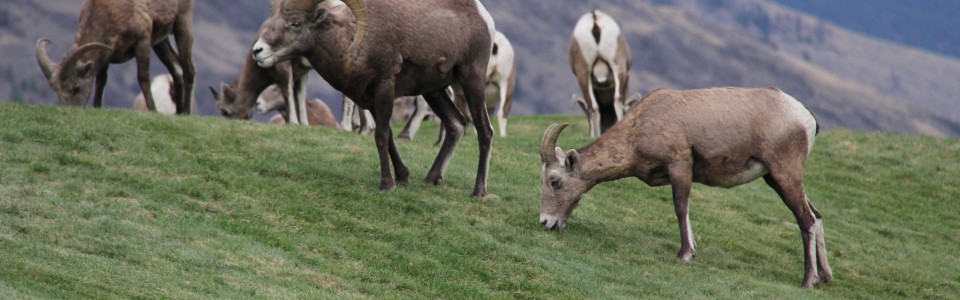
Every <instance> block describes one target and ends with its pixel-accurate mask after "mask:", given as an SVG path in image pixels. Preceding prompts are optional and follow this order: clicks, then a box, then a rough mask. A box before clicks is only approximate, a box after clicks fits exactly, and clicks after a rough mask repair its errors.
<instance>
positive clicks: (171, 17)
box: [36, 0, 196, 114]
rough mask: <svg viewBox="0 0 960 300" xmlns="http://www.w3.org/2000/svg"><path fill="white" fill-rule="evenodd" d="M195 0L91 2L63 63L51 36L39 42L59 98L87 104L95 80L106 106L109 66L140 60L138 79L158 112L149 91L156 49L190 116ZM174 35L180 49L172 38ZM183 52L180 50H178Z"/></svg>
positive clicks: (180, 109) (97, 102) (98, 101)
mask: <svg viewBox="0 0 960 300" xmlns="http://www.w3.org/2000/svg"><path fill="white" fill-rule="evenodd" d="M192 27H193V0H166V1H159V0H157V1H147V0H131V1H104V0H86V1H84V2H83V7H82V8H81V10H80V24H79V29H78V30H77V36H76V39H74V41H73V46H71V47H70V50H69V51H68V52H67V54H66V55H65V56H64V58H63V61H61V62H60V64H55V63H54V62H53V60H51V59H50V56H49V55H48V54H47V49H46V46H47V45H48V44H50V40H47V39H43V38H42V39H39V40H38V41H37V49H36V51H37V62H38V63H39V64H40V69H41V71H43V75H44V76H46V77H47V80H48V82H49V83H50V87H51V88H53V91H54V92H56V93H57V96H58V97H59V98H60V102H61V103H63V104H66V105H75V106H83V105H86V103H87V99H88V98H90V87H91V85H92V84H93V81H94V78H96V93H95V94H94V100H93V106H94V107H101V106H103V89H104V86H106V84H107V68H108V67H109V65H110V64H119V63H123V62H126V61H128V60H130V59H131V58H136V61H137V81H138V82H139V84H140V91H141V92H143V93H144V94H146V104H147V107H148V108H149V109H150V110H156V106H155V103H154V99H153V97H152V95H150V93H149V91H150V50H151V49H153V52H156V53H157V57H159V58H160V61H161V62H163V64H164V66H166V68H167V70H168V71H169V72H170V74H172V75H173V79H174V84H173V85H174V90H175V91H176V94H175V95H174V100H175V102H176V106H177V113H178V114H190V113H191V111H190V107H191V106H192V103H193V90H194V83H195V77H196V71H195V69H194V65H193V58H192V53H191V48H192V47H193V33H192ZM171 33H172V34H173V36H174V38H175V39H176V42H177V48H178V51H174V49H173V46H172V45H171V42H170V40H169V35H170V34H171ZM177 52H179V54H178V53H177Z"/></svg>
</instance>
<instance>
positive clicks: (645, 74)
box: [0, 0, 960, 135]
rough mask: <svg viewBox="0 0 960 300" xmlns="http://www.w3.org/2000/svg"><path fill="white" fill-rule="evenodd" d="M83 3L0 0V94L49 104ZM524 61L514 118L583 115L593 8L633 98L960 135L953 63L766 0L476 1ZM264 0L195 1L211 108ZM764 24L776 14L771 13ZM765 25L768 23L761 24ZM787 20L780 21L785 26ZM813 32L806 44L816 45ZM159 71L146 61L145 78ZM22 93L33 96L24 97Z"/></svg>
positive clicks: (200, 91) (333, 101)
mask: <svg viewBox="0 0 960 300" xmlns="http://www.w3.org/2000/svg"><path fill="white" fill-rule="evenodd" d="M80 3H81V0H62V1H56V2H51V1H41V0H21V1H6V2H3V3H0V12H2V13H0V52H2V53H5V54H7V55H5V56H4V57H3V58H0V100H2V101H18V102H22V101H30V102H40V103H48V104H55V103H57V100H56V98H55V96H54V95H53V93H52V92H51V91H50V88H49V87H48V85H47V83H46V81H45V79H44V78H43V76H42V75H41V73H40V71H39V68H38V67H37V65H36V62H35V59H34V45H35V42H36V40H37V39H38V38H40V37H48V38H50V39H51V40H53V41H54V44H53V45H51V47H50V53H51V55H52V56H55V57H56V58H55V59H59V58H60V57H62V55H63V54H64V52H65V51H66V50H67V48H68V47H69V46H70V43H71V42H72V39H73V35H74V33H75V31H76V19H77V10H78V8H79V6H80ZM484 4H485V5H486V7H487V8H488V10H490V12H491V14H492V15H493V17H494V19H495V20H496V22H497V28H498V29H499V30H501V31H503V32H504V33H505V34H506V35H507V37H508V38H510V39H511V40H512V41H513V43H514V45H515V46H514V47H515V48H516V51H517V55H518V62H519V67H518V69H519V73H520V74H519V76H518V80H519V82H518V88H517V97H516V100H515V104H514V106H513V107H514V111H513V113H512V114H514V115H529V114H542V113H579V109H578V108H577V106H576V105H575V104H574V103H573V102H572V101H571V100H570V95H571V94H574V93H579V91H578V89H577V87H576V85H575V84H573V83H574V77H573V75H572V74H571V72H570V67H569V66H568V63H567V61H568V59H567V47H568V45H569V44H568V43H569V35H570V31H571V30H572V27H573V24H574V23H575V22H576V19H577V18H578V17H579V16H580V15H581V14H582V13H584V12H587V11H589V10H591V9H595V8H597V9H601V10H604V11H607V12H609V13H610V14H612V15H613V16H614V17H616V18H617V19H618V20H619V21H620V22H621V25H622V27H623V29H624V31H625V35H626V37H627V40H628V42H629V43H630V45H631V48H632V50H633V56H634V67H633V70H632V72H631V82H630V87H631V89H630V93H631V94H632V93H635V92H647V91H650V90H652V89H654V88H657V87H672V88H698V87H709V86H722V85H738V86H778V87H781V88H783V89H784V90H786V91H787V92H789V93H791V94H793V95H794V96H796V97H797V98H798V99H801V101H804V102H806V103H807V104H808V105H809V106H810V107H811V108H812V109H813V110H814V111H815V112H816V113H817V115H818V116H819V117H820V118H821V121H822V123H824V125H825V126H826V127H845V128H851V129H857V130H888V131H897V132H907V133H923V134H932V135H960V125H958V124H960V108H957V107H955V105H952V104H953V103H954V102H955V100H956V97H955V96H954V95H960V86H957V85H955V84H954V80H952V79H954V78H960V62H957V61H956V60H952V59H949V58H946V57H942V56H937V55H933V54H930V53H927V52H923V51H919V50H916V49H913V48H907V47H901V46H898V45H894V44H890V43H886V42H881V41H878V40H875V39H871V38H868V37H865V36H863V35H858V34H854V33H852V32H849V31H845V30H843V29H840V28H839V27H836V26H834V25H832V24H829V23H825V22H821V21H819V20H817V19H814V18H812V17H809V16H806V15H803V14H800V13H797V12H794V11H792V10H789V9H786V8H783V7H780V6H777V5H775V4H772V3H769V2H764V1H762V0H651V1H628V0H589V1H578V2H576V3H564V5H557V2H556V1H551V0H530V1H514V0H485V1H484ZM265 17H266V5H265V3H263V1H253V0H246V1H227V0H215V1H198V2H197V14H196V16H195V23H196V24H195V29H196V35H197V38H196V47H195V49H194V55H195V60H196V61H197V68H198V70H199V73H200V74H199V78H198V80H197V87H198V88H197V91H196V92H197V93H196V96H197V99H198V101H199V102H200V103H199V104H200V105H199V106H200V110H201V112H202V113H204V114H216V110H215V109H214V104H213V99H212V96H211V95H210V93H209V92H208V90H207V88H206V87H207V86H218V85H219V84H220V82H222V81H226V82H230V81H232V80H233V79H234V78H235V76H236V72H237V71H238V70H239V69H240V64H241V63H242V62H243V59H244V56H245V55H247V49H248V48H249V46H250V44H251V43H252V41H253V38H254V36H255V32H256V30H257V29H258V27H259V24H260V23H261V22H262V21H263V19H264V18H265ZM771 20H773V21H771ZM764 22H767V23H768V24H772V25H763V24H765V23H764ZM788 25H789V26H788ZM811 39H812V40H811ZM162 71H163V67H162V65H160V64H159V63H157V62H155V63H154V64H153V65H152V72H153V74H159V73H160V72H162ZM107 87H108V91H107V99H106V102H107V105H110V106H118V107H130V105H131V104H130V103H131V99H133V97H134V96H135V95H136V93H138V92H139V89H138V88H137V85H136V83H135V70H134V64H133V63H132V62H130V63H127V64H123V65H119V66H118V65H114V66H111V67H110V80H109V82H108V85H107ZM309 94H310V95H311V97H319V98H321V99H324V100H326V102H327V103H328V104H330V106H331V108H332V109H334V111H339V108H340V94H339V93H338V92H336V91H335V90H333V89H331V88H330V87H329V86H328V85H326V84H325V83H324V82H323V81H322V80H321V79H320V78H319V76H316V75H314V76H312V77H311V85H310V87H309ZM28 99H29V100H28Z"/></svg>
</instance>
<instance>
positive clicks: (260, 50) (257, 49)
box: [253, 47, 263, 55]
mask: <svg viewBox="0 0 960 300" xmlns="http://www.w3.org/2000/svg"><path fill="white" fill-rule="evenodd" d="M260 52H263V47H256V48H253V55H257V54H260Z"/></svg>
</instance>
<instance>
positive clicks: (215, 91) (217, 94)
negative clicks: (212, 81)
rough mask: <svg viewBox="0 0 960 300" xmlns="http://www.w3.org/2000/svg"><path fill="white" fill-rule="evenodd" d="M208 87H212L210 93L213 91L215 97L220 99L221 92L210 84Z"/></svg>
mask: <svg viewBox="0 0 960 300" xmlns="http://www.w3.org/2000/svg"><path fill="white" fill-rule="evenodd" d="M208 87H209V88H210V93H213V99H215V100H219V99H220V94H219V93H217V89H215V88H213V87H212V86H208Z"/></svg>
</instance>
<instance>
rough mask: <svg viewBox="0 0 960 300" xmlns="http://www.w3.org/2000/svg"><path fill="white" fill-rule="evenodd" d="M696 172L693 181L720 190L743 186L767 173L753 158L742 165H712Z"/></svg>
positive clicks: (765, 168) (764, 167)
mask: <svg viewBox="0 0 960 300" xmlns="http://www.w3.org/2000/svg"><path fill="white" fill-rule="evenodd" d="M698 171H700V172H698V173H699V174H695V179H694V181H696V182H700V183H703V184H705V185H709V186H714V187H722V188H732V187H735V186H738V185H741V184H745V183H748V182H751V181H754V180H756V179H757V178H760V177H761V176H763V175H766V174H767V173H769V170H767V167H766V166H764V165H763V163H761V162H760V161H759V160H756V159H753V158H750V159H748V160H747V161H746V162H745V163H743V164H729V163H722V164H713V165H711V166H707V167H706V168H704V169H701V170H698ZM697 175H699V176H697Z"/></svg>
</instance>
